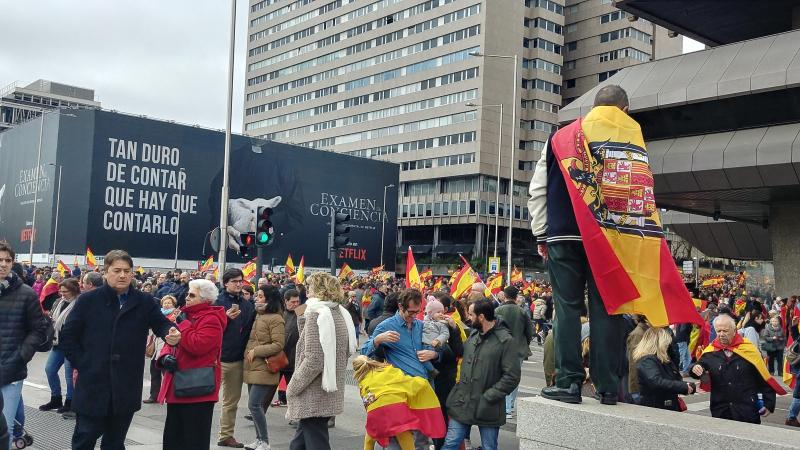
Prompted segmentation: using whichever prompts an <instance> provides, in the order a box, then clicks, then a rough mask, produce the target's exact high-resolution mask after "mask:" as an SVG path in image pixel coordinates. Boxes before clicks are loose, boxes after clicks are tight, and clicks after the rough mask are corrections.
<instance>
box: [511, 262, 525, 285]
mask: <svg viewBox="0 0 800 450" xmlns="http://www.w3.org/2000/svg"><path fill="white" fill-rule="evenodd" d="M523 281H525V277H523V276H522V271H521V270H519V269H517V266H514V268H513V269H511V283H512V284H513V283H521V282H523Z"/></svg>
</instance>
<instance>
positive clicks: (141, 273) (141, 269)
mask: <svg viewBox="0 0 800 450" xmlns="http://www.w3.org/2000/svg"><path fill="white" fill-rule="evenodd" d="M136 273H138V274H139V275H144V268H143V267H142V266H139V267H137V268H136Z"/></svg>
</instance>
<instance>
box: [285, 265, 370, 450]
mask: <svg viewBox="0 0 800 450" xmlns="http://www.w3.org/2000/svg"><path fill="white" fill-rule="evenodd" d="M306 284H307V286H308V297H309V298H308V300H307V301H306V303H305V305H304V307H305V311H303V312H302V313H298V314H302V315H300V316H299V317H298V319H297V327H298V329H299V330H300V339H299V340H298V341H297V354H296V356H295V358H296V360H295V370H294V375H293V376H292V380H291V381H290V382H289V385H288V386H287V388H286V398H287V401H288V405H287V406H288V408H287V411H286V418H287V419H289V420H297V421H298V426H297V433H296V434H295V436H294V439H292V443H291V444H290V447H289V448H290V449H292V450H328V449H330V448H331V447H330V444H329V442H328V419H329V418H331V417H334V416H336V415H338V414H341V412H342V410H343V404H344V389H345V368H346V366H347V359H348V358H349V357H350V355H352V354H353V353H355V351H356V335H355V325H354V324H353V320H352V318H351V317H350V313H349V312H348V311H347V310H346V309H345V307H344V292H343V291H342V287H341V285H340V284H339V280H337V279H336V278H335V277H333V276H331V275H329V274H326V273H323V272H319V273H315V274H313V275H311V276H309V277H308V278H307V279H306Z"/></svg>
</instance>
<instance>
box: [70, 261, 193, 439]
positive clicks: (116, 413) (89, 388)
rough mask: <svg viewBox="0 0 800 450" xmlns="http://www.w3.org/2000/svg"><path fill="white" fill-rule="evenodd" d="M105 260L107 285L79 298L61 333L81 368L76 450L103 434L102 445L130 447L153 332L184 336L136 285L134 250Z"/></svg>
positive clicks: (75, 405)
mask: <svg viewBox="0 0 800 450" xmlns="http://www.w3.org/2000/svg"><path fill="white" fill-rule="evenodd" d="M103 264H104V268H105V284H104V285H103V286H102V287H100V288H97V289H95V290H93V291H91V292H86V293H84V294H82V295H81V296H80V297H78V300H76V303H75V306H74V308H73V309H72V313H70V315H69V318H68V319H67V321H66V323H65V324H64V327H63V328H62V329H61V333H60V334H59V347H60V348H61V349H62V350H63V351H64V353H65V354H66V356H67V359H69V360H70V362H72V367H74V368H75V369H77V370H78V382H77V385H76V386H75V392H74V396H73V399H72V410H73V411H75V413H76V420H77V422H76V424H75V432H74V433H73V434H72V448H73V450H93V449H94V447H95V445H96V443H97V439H99V438H100V436H103V441H102V443H101V446H102V448H108V449H122V448H125V446H124V443H125V435H126V434H128V428H129V427H130V424H131V420H132V419H133V414H134V413H135V412H136V411H138V410H139V409H140V408H141V404H142V374H143V373H144V358H143V357H142V355H144V347H145V344H146V342H147V334H148V331H149V330H153V333H155V334H156V336H158V337H161V338H164V339H165V340H166V341H167V343H168V344H170V345H176V344H177V343H178V342H179V341H180V332H179V331H178V330H177V329H176V328H175V327H174V326H173V324H172V322H170V321H169V320H167V319H166V318H165V317H164V315H163V314H161V310H160V308H159V307H158V304H157V303H156V302H155V301H154V300H153V297H152V296H151V295H150V294H146V293H144V292H141V291H138V290H136V289H135V288H133V287H132V286H131V283H132V281H133V259H132V258H131V257H130V255H128V253H127V252H125V251H124V250H112V251H110V252H108V254H106V256H105V261H104V263H103Z"/></svg>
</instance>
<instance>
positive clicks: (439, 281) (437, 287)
mask: <svg viewBox="0 0 800 450" xmlns="http://www.w3.org/2000/svg"><path fill="white" fill-rule="evenodd" d="M443 281H444V279H443V278H442V277H437V278H436V282H435V283H433V290H434V291H438V290H440V289H441V288H442V282H443Z"/></svg>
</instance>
